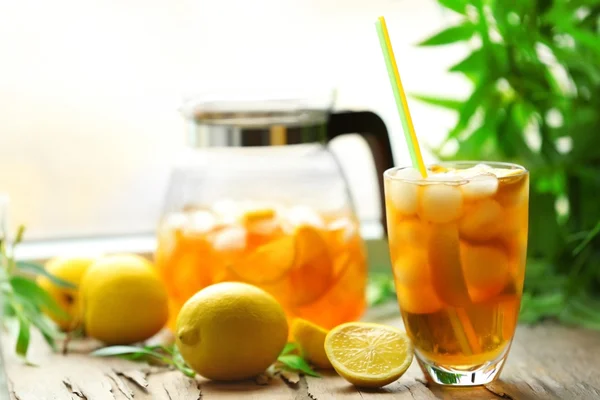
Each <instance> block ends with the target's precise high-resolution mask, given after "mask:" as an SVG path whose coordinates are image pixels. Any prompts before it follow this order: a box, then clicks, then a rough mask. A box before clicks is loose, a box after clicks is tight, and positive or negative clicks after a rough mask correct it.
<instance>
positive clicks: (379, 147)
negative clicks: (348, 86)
mask: <svg viewBox="0 0 600 400" xmlns="http://www.w3.org/2000/svg"><path fill="white" fill-rule="evenodd" d="M351 133H356V134H359V135H361V136H362V137H363V138H364V139H365V141H366V142H367V144H368V145H369V149H371V154H372V155H373V161H374V162H375V169H376V171H377V183H378V184H379V198H380V204H381V226H382V228H383V231H384V233H385V234H386V235H387V223H386V212H385V194H384V190H383V172H384V171H385V170H386V169H389V168H392V167H393V166H394V157H393V155H392V146H391V144H390V138H389V135H388V130H387V127H386V126H385V123H384V122H383V120H382V119H381V117H379V115H377V114H375V113H373V112H370V111H344V112H337V113H333V114H331V115H330V117H329V123H328V125H327V140H328V141H329V140H331V139H333V138H335V137H337V136H341V135H345V134H351Z"/></svg>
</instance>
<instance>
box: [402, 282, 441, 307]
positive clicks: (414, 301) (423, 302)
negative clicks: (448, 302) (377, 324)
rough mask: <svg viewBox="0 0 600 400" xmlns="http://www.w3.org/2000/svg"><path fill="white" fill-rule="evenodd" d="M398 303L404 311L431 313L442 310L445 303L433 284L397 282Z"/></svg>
mask: <svg viewBox="0 0 600 400" xmlns="http://www.w3.org/2000/svg"><path fill="white" fill-rule="evenodd" d="M396 292H397V296H398V303H399V304H400V308H401V309H402V311H404V312H409V313H413V314H431V313H434V312H438V311H440V310H441V309H442V308H443V307H444V304H443V303H442V301H441V300H440V298H439V297H438V295H437V293H436V292H435V290H434V288H433V287H432V286H431V285H424V286H417V287H410V286H404V285H402V284H401V283H399V282H398V283H397V284H396Z"/></svg>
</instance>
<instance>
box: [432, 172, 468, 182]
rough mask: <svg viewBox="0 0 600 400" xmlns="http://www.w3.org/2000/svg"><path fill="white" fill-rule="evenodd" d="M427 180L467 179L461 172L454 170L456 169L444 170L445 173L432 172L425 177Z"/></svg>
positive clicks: (455, 180) (457, 180)
mask: <svg viewBox="0 0 600 400" xmlns="http://www.w3.org/2000/svg"><path fill="white" fill-rule="evenodd" d="M425 180H426V181H431V182H456V183H458V182H460V181H463V180H465V177H464V176H462V175H461V174H460V173H459V172H454V171H449V172H444V173H437V174H431V175H427V178H425Z"/></svg>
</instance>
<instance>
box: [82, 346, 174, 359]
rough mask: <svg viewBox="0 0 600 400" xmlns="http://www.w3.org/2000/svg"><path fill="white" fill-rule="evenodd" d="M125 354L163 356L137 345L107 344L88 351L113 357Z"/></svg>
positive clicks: (96, 354) (98, 355) (160, 357)
mask: <svg viewBox="0 0 600 400" xmlns="http://www.w3.org/2000/svg"><path fill="white" fill-rule="evenodd" d="M126 354H145V355H148V356H152V357H156V358H159V359H162V358H164V356H163V355H162V354H160V353H157V352H156V351H153V350H148V349H145V348H143V347H137V346H108V347H103V348H101V349H98V350H95V351H93V352H91V353H90V355H91V356H94V357H114V356H123V355H126Z"/></svg>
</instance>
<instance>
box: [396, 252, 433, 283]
mask: <svg viewBox="0 0 600 400" xmlns="http://www.w3.org/2000/svg"><path fill="white" fill-rule="evenodd" d="M394 276H395V277H396V279H397V280H398V281H399V282H401V283H402V284H404V285H410V286H418V285H431V270H430V267H429V264H428V263H427V253H425V252H424V251H419V250H417V251H406V252H404V253H402V254H400V255H399V256H398V258H397V259H396V261H395V262H394Z"/></svg>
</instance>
